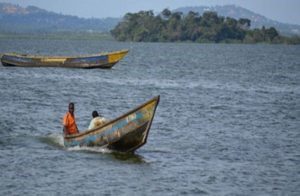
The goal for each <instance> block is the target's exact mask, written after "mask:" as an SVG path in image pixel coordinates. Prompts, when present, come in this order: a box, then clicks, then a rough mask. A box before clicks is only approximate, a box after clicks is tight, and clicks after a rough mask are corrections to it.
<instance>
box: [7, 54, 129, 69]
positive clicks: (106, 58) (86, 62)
mask: <svg viewBox="0 0 300 196" xmlns="http://www.w3.org/2000/svg"><path fill="white" fill-rule="evenodd" d="M127 53H128V50H121V51H116V52H111V53H103V54H98V55H93V56H81V57H45V56H29V55H16V54H4V55H3V56H2V57H1V62H2V64H3V66H17V67H64V68H87V69H92V68H104V69H105V68H106V69H109V68H111V67H112V66H113V65H115V64H116V63H117V62H119V61H120V60H121V59H122V58H123V57H124V56H125V55H126V54H127Z"/></svg>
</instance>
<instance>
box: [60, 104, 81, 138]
mask: <svg viewBox="0 0 300 196" xmlns="http://www.w3.org/2000/svg"><path fill="white" fill-rule="evenodd" d="M74 110H75V107H74V103H69V111H68V112H67V113H66V114H65V116H64V118H63V126H64V128H63V132H64V134H65V135H71V134H75V133H79V131H78V128H77V125H76V121H75V115H74Z"/></svg>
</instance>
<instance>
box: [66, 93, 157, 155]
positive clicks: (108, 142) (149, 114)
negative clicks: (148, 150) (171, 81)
mask: <svg viewBox="0 0 300 196" xmlns="http://www.w3.org/2000/svg"><path fill="white" fill-rule="evenodd" d="M158 103H159V96H157V97H154V98H153V99H151V100H149V101H148V102H146V103H144V104H142V105H141V106H139V107H137V108H135V109H133V110H131V111H129V112H128V113H126V114H124V115H122V116H120V117H118V118H116V119H114V120H112V121H110V122H107V123H106V124H104V125H103V126H100V127H97V128H95V129H91V130H87V131H85V132H82V133H79V134H74V135H67V136H65V137H64V144H65V146H66V147H73V146H107V147H108V148H109V149H113V150H116V151H121V152H134V151H135V150H136V149H138V148H139V147H141V146H142V145H144V144H145V143H146V141H147V136H148V133H149V130H150V127H151V123H152V120H153V117H154V114H155V110H156V107H157V105H158Z"/></svg>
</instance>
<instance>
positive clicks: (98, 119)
mask: <svg viewBox="0 0 300 196" xmlns="http://www.w3.org/2000/svg"><path fill="white" fill-rule="evenodd" d="M92 116H93V119H92V120H91V122H90V125H89V128H88V129H93V128H95V127H99V126H101V125H103V124H104V123H106V122H107V120H106V119H105V118H104V117H102V116H99V114H98V112H97V111H93V113H92Z"/></svg>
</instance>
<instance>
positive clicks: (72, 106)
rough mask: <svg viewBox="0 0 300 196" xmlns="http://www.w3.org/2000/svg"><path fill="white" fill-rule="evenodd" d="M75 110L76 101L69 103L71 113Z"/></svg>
mask: <svg viewBox="0 0 300 196" xmlns="http://www.w3.org/2000/svg"><path fill="white" fill-rule="evenodd" d="M74 110H75V106H74V103H72V102H71V103H69V112H70V113H71V114H73V113H74Z"/></svg>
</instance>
